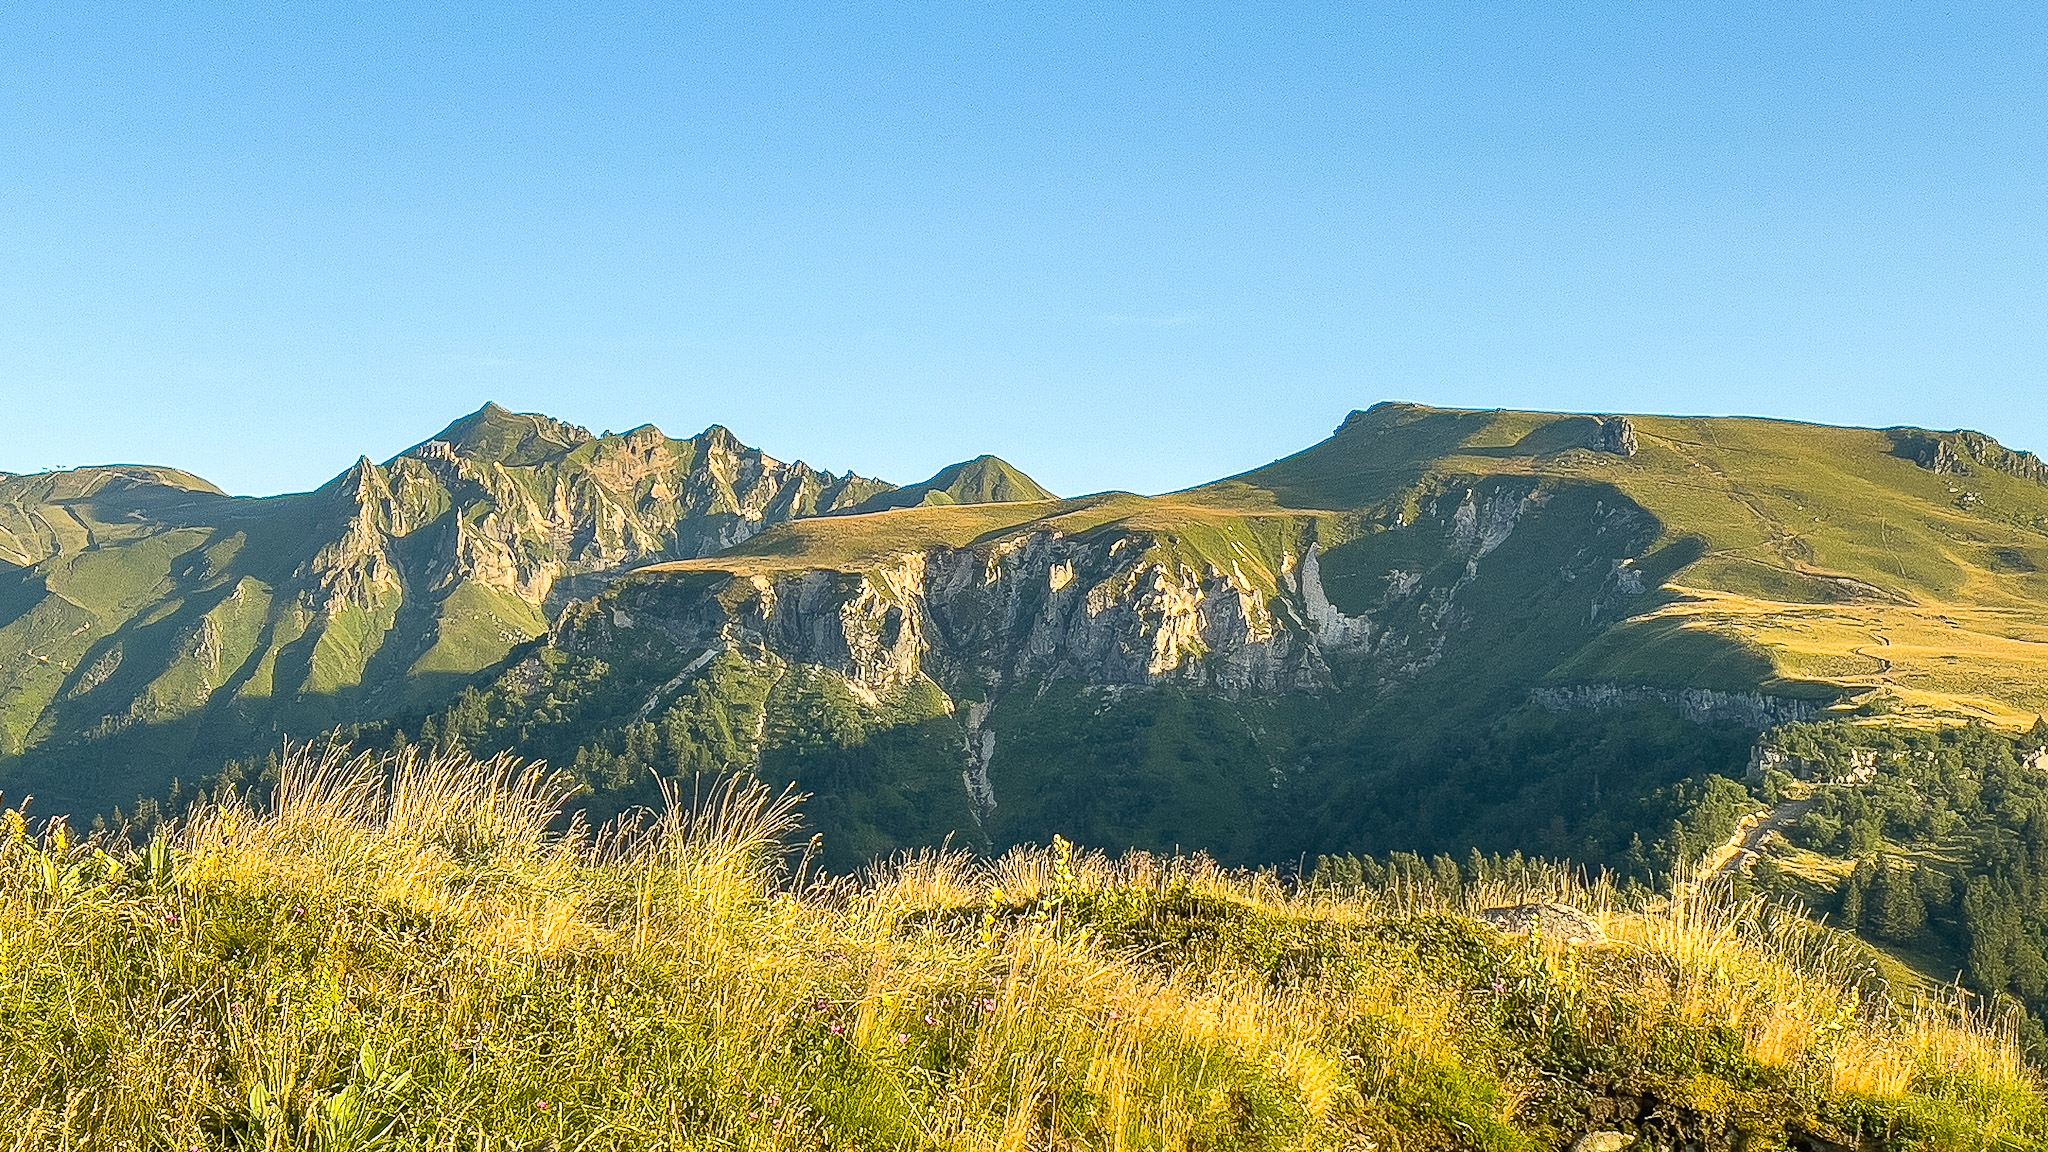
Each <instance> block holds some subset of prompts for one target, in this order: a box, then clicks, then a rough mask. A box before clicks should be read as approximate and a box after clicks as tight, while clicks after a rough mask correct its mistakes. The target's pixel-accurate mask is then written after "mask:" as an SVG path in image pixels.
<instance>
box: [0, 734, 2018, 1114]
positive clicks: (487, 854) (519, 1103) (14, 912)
mask: <svg viewBox="0 0 2048 1152" xmlns="http://www.w3.org/2000/svg"><path fill="white" fill-rule="evenodd" d="M561 797H562V789H561V787H560V786H559V784H558V782H555V781H552V780H550V779H549V778H547V777H544V776H538V775H533V774H520V773H518V772H516V771H515V770H514V768H513V766H511V765H505V764H490V765H476V764H474V763H472V762H465V761H462V760H459V759H457V760H444V761H440V762H435V763H421V762H417V761H401V762H399V763H395V764H378V763H367V762H366V763H358V764H353V765H350V764H342V763H340V762H337V761H332V760H330V761H329V762H327V763H325V764H322V763H317V762H314V761H311V760H307V759H300V760H298V761H296V762H294V763H293V764H291V765H289V766H288V767H287V770H286V771H285V773H284V775H283V777H282V786H281V788H280V789H279V791H278V794H277V796H276V797H275V799H274V801H273V803H274V805H275V806H274V807H273V808H272V809H270V810H269V811H267V812H261V811H256V810H252V809H251V808H250V807H248V806H246V805H244V804H242V803H241V802H239V801H231V802H230V803H228V804H226V805H225V806H214V807H207V808H203V809H201V810H199V811H197V812H195V813H194V814H193V816H192V818H191V820H190V822H189V823H188V824H186V825H185V826H183V827H182V828H180V829H177V830H167V831H166V832H165V833H164V834H162V835H161V836H160V837H159V838H158V839H157V841H155V843H154V844H153V845H152V847H151V848H150V849H149V850H147V851H145V852H141V853H137V852H135V851H134V850H132V849H128V848H125V847H123V846H122V845H120V844H118V843H112V842H109V843H103V844H97V845H96V844H77V843H75V842H73V841H72V840H71V839H70V838H69V837H67V836H64V835H63V834H62V833H58V832H52V833H50V834H48V835H42V836H37V835H31V834H29V833H28V832H27V830H26V829H25V827H24V825H23V823H22V821H21V820H20V819H19V817H18V816H16V815H13V814H9V815H7V816H6V817H4V818H0V961H4V962H0V1019H4V1021H5V1027H6V1029H7V1035H8V1036H9V1040H10V1042H9V1043H8V1044H7V1045H5V1046H0V1122H4V1123H5V1125H6V1130H7V1131H8V1132H9V1134H10V1136H11V1138H12V1140H13V1143H14V1145H15V1146H16V1147H20V1148H35V1147H53V1148H54V1147H77V1146H82V1145H84V1144H86V1143H90V1144H92V1145H93V1146H95V1147H97V1146H109V1147H126V1146H148V1147H158V1146H161V1147H177V1148H194V1149H205V1150H211V1149H224V1148H246V1147H254V1146H262V1147H269V1148H309V1149H332V1148H345V1147H393V1148H434V1149H441V1148H446V1149H455V1148H463V1149H469V1148H476V1147H485V1146H488V1147H542V1146H560V1147H577V1148H586V1149H607V1148H655V1147H663V1148H673V1147H688V1148H699V1147H701V1148H724V1149H755V1148H758V1149H771V1148H773V1149H790V1148H819V1147H834V1148H847V1149H899V1148H931V1149H1023V1148H1047V1147H1059V1148H1073V1149H1096V1148H1101V1149H1112V1148H1114V1149H1125V1148H1134V1149H1138V1148H1142V1149H1172V1150H1180V1149H1188V1150H1193V1149H1211V1150H1222V1149H1242V1150H1253V1149H1276V1150H1277V1149H1332V1150H1336V1149H1358V1148H1399V1149H1404V1150H1408V1152H1428V1150H1438V1149H1441V1150H1449V1149H1468V1148H1483V1149H1490V1150H1497V1152H1519V1150H1531V1152H1534V1150H1536V1149H1554V1148H1558V1147H1562V1146H1564V1145H1566V1144H1568V1143H1570V1142H1571V1141H1572V1140H1573V1139H1574V1138H1576V1137H1577V1136H1578V1135H1579V1134H1580V1133H1582V1132H1584V1131H1587V1130H1589V1129H1599V1128H1620V1129H1623V1130H1626V1131H1630V1132H1634V1133H1637V1134H1640V1135H1642V1136H1645V1137H1651V1138H1654V1139H1658V1140H1661V1141H1662V1142H1664V1143H1667V1144H1675V1143H1678V1142H1680V1141H1687V1140H1700V1139H1718V1140H1725V1139H1727V1138H1728V1137H1729V1136H1730V1135H1731V1134H1732V1133H1743V1134H1745V1135H1746V1136H1748V1137H1749V1140H1748V1143H1747V1144H1746V1146H1748V1147H1752V1148H1759V1149H1768V1148H1782V1147H1784V1146H1785V1144H1786V1141H1787V1140H1788V1138H1794V1137H1802V1138H1803V1137H1818V1138H1826V1139H1830V1140H1835V1141H1840V1142H1843V1143H1853V1142H1855V1141H1856V1137H1857V1134H1858V1133H1862V1134H1863V1135H1864V1136H1865V1137H1866V1138H1867V1139H1868V1141H1869V1142H1868V1143H1864V1144H1863V1145H1862V1146H1864V1147H1872V1148H1876V1147H1883V1148H1888V1149H1891V1148H1896V1149H1936V1148H1939V1149H1953V1150H1969V1149H1980V1148H1982V1149H1989V1148H2001V1149H2024V1148H2039V1147H2043V1146H2048V1145H2044V1141H2048V1108H2044V1104H2043V1101H2042V1099H2041V1097H2040V1095H2039V1092H2038V1089H2037V1087H2036V1085H2035V1084H2034V1082H2033V1081H2032V1080H2031V1079H2030V1078H2029V1077H2028V1076H2027V1074H2026V1073H2025V1072H2024V1071H2023V1070H2022V1069H2021V1067H2020V1064H2019V1061H2018V1058H2017V1055H2016V1053H2015V1051H2014V1049H2013V1044H2012V1041H2011V1039H2010V1037H2009V1036H2007V1035H2005V1034H2003V1033H2002V1032H2001V1031H2000V1030H1999V1029H1998V1028H1996V1027H1992V1026H1988V1025H1986V1024H1985V1023H1983V1022H1981V1021H1970V1020H1967V1019H1962V1018H1958V1017H1957V1016H1955V1015H1954V1014H1953V1013H1951V1012H1949V1011H1948V1010H1946V1009H1944V1008H1943V1007H1942V1006H1941V1005H1939V1004H1922V1005H1918V1006H1915V1005H1910V1004H1900V1003H1897V1002H1895V1001H1893V1000H1891V999H1889V998H1888V997H1887V996H1886V995H1885V994H1884V993H1882V992H1881V991H1877V990H1874V989H1873V988H1871V987H1869V986H1867V985H1866V984H1865V983H1864V982H1862V981H1861V980H1860V978H1859V976H1858V973H1857V970H1856V967H1855V965H1854V963H1853V961H1850V960H1848V959H1846V958H1845V957H1843V956H1841V955H1839V954H1838V953H1836V952H1834V951H1833V950H1832V948H1831V946H1830V945H1829V944H1828V942H1827V940H1826V938H1825V936H1824V934H1820V933H1817V932H1816V931H1814V930H1812V929H1810V928H1802V927H1800V926H1799V925H1798V924H1797V923H1796V922H1795V923H1792V924H1790V925H1781V926H1778V927H1776V928H1770V927H1764V926H1761V925H1760V922H1759V917H1758V913H1759V911H1760V910H1759V909H1758V908H1757V907H1756V906H1754V905H1741V904H1732V903H1727V902H1723V901H1716V900H1713V899H1704V900H1699V901H1693V902H1689V903H1686V904H1683V905H1680V906H1679V907H1677V908H1676V909H1670V910H1666V911H1662V912H1630V911H1628V910H1625V909H1622V908H1619V907H1615V906H1614V905H1613V903H1612V894H1611V893H1603V892H1600V891H1597V890H1594V891H1588V890H1585V889H1582V888H1576V887H1573V886H1572V885H1570V884H1569V883H1560V882H1554V881H1552V880H1550V879H1547V878H1546V877H1544V876H1542V875H1530V876H1526V877H1525V878H1524V880H1523V882H1522V883H1521V884H1520V885H1519V886H1518V887H1516V888H1515V889H1513V890H1508V889H1498V890H1493V891H1487V892H1465V893H1461V894H1457V895H1453V894H1451V893H1446V892H1441V891H1435V890H1432V889H1429V888H1427V887H1423V888H1416V887H1404V888H1401V889H1399V890H1393V891H1383V892H1368V893H1362V894H1359V895H1356V896H1348V897H1337V896H1334V895H1329V894H1318V893H1315V892H1302V891H1298V890H1293V889H1289V888H1287V887H1285V886H1283V885H1280V884H1278V883H1276V882H1275V881H1274V879H1273V878H1272V877H1271V876H1270V875H1263V876H1262V875H1250V874H1228V873H1223V872H1221V871H1219V870H1217V869H1216V868H1215V867H1214V866H1212V865H1209V864H1206V863H1205V862H1203V861H1200V860H1161V859H1154V858H1144V857H1134V858H1130V859H1127V860H1125V861H1123V862H1121V863H1119V864H1112V863H1110V862H1109V861H1107V860H1105V859H1102V858H1100V857H1087V856H1083V857H1079V858H1075V857H1072V856H1069V855H1068V854H1066V853H1065V852H1063V851H1061V850H1059V849H1058V848H1057V847H1056V849H1055V850H1054V851H1051V852H1033V853H1017V854H1013V855H1010V856H1008V857H1005V858H1004V859H1002V860H1000V861H996V862H995V863H993V864H991V865H988V866H977V865H974V864H972V863H970V862H969V861H967V860H966V859H964V858H959V857H951V858H948V857H937V856H931V855H924V856H919V857H913V858H909V859H906V860H902V861H899V862H896V863H894V864H891V865H889V866H886V867H883V868H880V869H878V870H876V871H874V872H872V873H870V874H869V875H868V876H867V877H866V878H864V879H863V880H861V881H859V882H849V881H842V882H836V883H832V884H829V885H824V886H817V887H807V886H805V885H804V884H802V883H790V882H788V881H787V880H786V879H784V878H783V874H782V873H781V872H780V871H779V870H778V868H777V863H778V860H779V859H780V854H779V852H778V851H777V850H776V845H775V842H774V838H775V837H776V836H777V835H779V834H781V833H783V832H784V831H785V830H786V829H787V826H788V825H787V815H788V813H787V810H786V809H783V808H779V807H778V806H776V805H772V804H770V803H769V802H768V800H767V797H766V795H765V794H764V793H760V792H754V793H750V794H739V795H733V794H729V793H728V794H723V795H722V796H720V797H714V802H713V804H712V805H711V806H710V807H708V808H707V809H706V810H704V813H703V814H702V815H698V816H692V815H690V814H688V813H683V812H677V811H674V810H671V812H670V813H669V815H668V816H666V817H664V818H662V819H660V820H659V821H658V822H657V823H656V824H655V826H654V827H652V828H650V829H647V830H644V831H642V832H640V833H638V834H633V835H627V836H624V837H611V838H607V839H605V840H604V841H602V843H601V844H596V845H594V844H592V843H591V842H590V841H589V840H587V839H583V838H581V837H580V836H572V837H570V838H569V839H566V840H564V839H560V838H558V837H557V836H556V835H554V834H552V833H550V832H549V831H548V829H549V827H550V826H551V825H552V823H553V817H554V816H555V814H556V808H555V805H556V804H557V803H558V802H559V800H560V799H561ZM101 849H105V851H101ZM1558 896H1564V897H1567V898H1570V899H1574V900H1577V901H1578V902H1580V903H1581V904H1583V905H1585V906H1587V907H1591V908H1593V909H1594V910H1595V912H1596V914H1597V915H1598V916H1599V917H1600V919H1601V920H1602V921H1603V922H1604V925H1605V928H1606V932H1607V934H1608V936H1609V937H1610V938H1611V940H1612V941H1613V942H1612V943H1611V944H1608V945H1605V946H1594V947H1574V946H1570V945H1566V944H1562V943H1558V942H1544V941H1539V940H1530V939H1516V938H1513V937H1507V936H1503V935H1499V934H1496V933H1495V932H1493V931H1491V930H1489V929H1487V928H1484V927H1482V926H1481V925H1479V924H1478V923H1477V922H1475V921H1474V920H1473V919H1471V918H1470V916H1469V913H1468V911H1467V909H1468V908H1469V907H1471V906H1472V904H1474V903H1476V904H1479V905H1481V906H1485V905H1489V904H1491V903H1493V902H1496V901H1499V900H1502V899H1522V898H1529V897H1544V898H1554V897H1558ZM1765 919H1766V920H1767V919H1768V917H1766V918H1765Z"/></svg>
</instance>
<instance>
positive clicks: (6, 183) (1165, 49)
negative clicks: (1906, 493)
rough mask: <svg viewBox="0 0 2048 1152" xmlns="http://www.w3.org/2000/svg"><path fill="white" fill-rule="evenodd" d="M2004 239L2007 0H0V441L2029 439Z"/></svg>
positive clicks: (2039, 344)
mask: <svg viewBox="0 0 2048 1152" xmlns="http://www.w3.org/2000/svg"><path fill="white" fill-rule="evenodd" d="M150 8H154V9H159V10H160V11H158V12H156V13H154V14H151V13H149V12H147V11H145V9H150ZM2044 225H2048V6H2043V5H2039V4H2012V5H2000V6H1980V5H1971V4H1945V5H1920V4H1906V3H1896V2H1894V3H1883V4H1878V3H1870V4H1835V5H1808V4H1799V3H1769V4H1757V5H1754V6H1737V5H1730V4H1679V3H1651V2H1643V3H1633V4H1614V5H1604V6H1594V5H1570V4H1563V3H1555V2H1550V3H1532V4H1527V5H1517V4H1462V3H1461V4H1450V3H1445V4H1439V5H1427V4H1419V3H1403V4H1390V5H1385V6H1376V5H1366V4H1349V3H1346V4H1329V5H1322V6H1314V7H1311V6H1265V5H1252V4H1230V5H1219V6H1215V7H1203V6H1200V5H1193V4H1186V5H1172V6H1169V5H1158V6H1147V7H1136V6H1122V5H1081V4H1052V5H1028V4H1002V5H980V4H963V3H948V4H932V5H929V6H889V5H883V4H861V5H834V4H826V3H798V4H771V3H756V4H747V5H739V6H732V7H717V6H700V5H691V4H683V3H661V4H650V5H647V6H645V7H638V8H636V7H628V6H617V5H602V4H596V5H574V6H571V5H562V6H545V7H543V6H533V7H527V6H523V5H513V4H506V5H499V6H493V7H488V8H485V7H467V6H463V5H459V4H453V3H416V2H408V3H405V4H395V5H388V6H386V5H379V4H373V3H348V4H331V5H321V4H298V3H291V4H279V3H275V2H269V0H266V2H264V3H257V4H250V5H247V6H229V5H214V4H206V3H196V2H195V3H188V4H173V5H105V6H95V7H91V8H86V7H72V6H69V5H63V4H56V3H50V4H15V5H4V6H0V469H4V470H10V471H32V470H37V469H41V468H45V467H51V466H60V465H77V464H83V463H91V462H104V461H116V460H123V461H136V460H143V461H150V462H161V463H170V464H175V465H178V466H181V467H185V468H188V469H190V470H193V471H196V472H199V473H200V474H202V475H204V476H207V477H208V478H210V479H212V480H214V481H215V482H216V483H218V484H220V485H222V486H223V487H225V488H227V489H228V490H230V491H235V492H245V493H267V492H276V491H284V490H291V489H298V488H306V487H311V486H313V485H316V484H318V483H320V482H322V481H323V480H325V479H326V478H328V477H329V476H332V475H333V474H335V473H336V472H339V471H340V470H341V469H342V468H344V467H345V466H346V465H347V464H348V463H349V462H351V461H352V460H353V459H354V458H355V457H356V456H357V455H359V454H368V455H371V456H373V457H377V458H383V457H385V456H389V455H391V454H393V453H396V452H397V451H399V450H401V449H403V448H404V447H406V446H407V445H409V444H411V443H413V442H416V441H418V440H421V439H424V438H425V437H427V436H428V435H430V434H432V433H433V432H434V431H436V430H437V429H439V428H440V427H441V426H442V425H444V424H446V423H447V422H448V421H449V420H451V419H453V418H454V417H456V416H458V415H461V414H462V413H464V412H467V411H469V410H472V409H474V408H476V407H477V406H479V405H480V404H482V403H483V401H485V400H487V399H495V400H498V401H499V402H501V403H503V404H506V405H508V406H510V407H514V408H520V409H526V410H542V411H546V412H549V413H551V414H554V415H557V416H560V417H562V418H565V419H569V420H573V421H575V422H578V423H582V424H586V425H589V426H590V427H591V428H592V429H593V430H602V429H604V428H614V429H624V428H627V427H631V426H634V425H637V424H641V423H647V422H652V423H655V424H658V425H660V426H661V427H662V428H663V429H665V430H667V431H669V432H670V433H671V434H677V435H685V434H689V433H692V432H695V431H697V430H699V429H701V428H703V427H704V426H705V425H707V424H710V423H714V422H716V423H723V424H725V425H727V426H729V427H731V428H732V429H733V430H734V431H736V432H737V433H739V434H740V436H741V437H742V438H743V439H746V440H747V441H749V442H750V443H754V444H758V445H760V446H762V447H763V448H765V449H767V450H768V451H769V452H770V453H771V454H774V455H777V456H780V457H783V458H794V457H801V458H803V459H806V460H809V461H811V462H812V463H813V464H816V465H818V466H820V467H825V468H831V469H835V470H845V469H848V468H851V469H855V470H858V471H861V472H865V473H868V474H871V475H881V476H884V477H887V478H889V479H893V480H897V481H899V482H904V481H910V480H914V479H917V478H920V477H922V476H923V475H925V474H928V473H930V472H932V471H934V470H935V469H936V468H938V467H939V466H940V465H943V464H945V463H947V462H950V461H952V460H956V459H960V458H964V457H967V456H971V455H974V454H976V453H980V452H995V453H998V454H1000V455H1003V456H1005V457H1007V458H1008V459H1010V460H1011V461H1012V462H1013V463H1015V464H1017V465H1019V466H1020V467H1022V468H1024V469H1025V470H1026V471H1028V472H1030V473H1032V474H1033V475H1035V476H1037V477H1038V478H1039V479H1040V480H1041V481H1043V482H1044V483H1046V484H1048V485H1049V486H1051V487H1053V488H1054V489H1056V490H1059V491H1062V492H1068V493H1076V492H1082V491H1090V490H1097V489H1103V488H1110V487H1121V488H1131V489H1136V490H1141V491H1158V490H1164V489H1169V488H1174V487H1179V486H1184V485H1188V484H1192V483H1196V482H1199V481H1202V480H1206V479H1210V478H1213V477H1216V476H1219V475H1223V474H1226V473H1230V472H1234V471H1238V470H1241V469H1244V468H1247V467H1251V466H1255V465H1257V464H1260V463H1263V462H1265V461H1266V460H1268V459H1271V458H1273V457H1275V456H1278V455H1283V454H1285V453H1287V452H1291V451H1293V450H1296V449H1298V448H1301V447H1304V446H1306V445H1307V444H1309V443H1311V442H1313V441H1314V440H1316V439H1319V438H1321V437H1322V436H1323V435H1325V434H1327V433H1328V431H1329V430H1330V429H1331V428H1333V427H1334V426H1335V425H1336V424H1337V423H1338V421H1339V420H1340V419H1341V418H1342V417H1343V415H1344V414H1345V412H1347V411H1348V410H1350V409H1352V408H1356V407H1364V406H1366V405H1368V404H1370V403H1372V402H1374V401H1377V400H1381V399H1388V398H1401V399H1412V400H1418V401H1422V402H1425V403H1433V404H1443V405H1459V406H1483V407H1495V406H1503V407H1540V408H1559V409H1577V410H1603V411H1674V412H1701V413H1747V414H1759V415H1775V416H1785V417H1793V418H1799V419H1811V420H1824V421H1829V422H1838V423H1862V424H1893V423H1914V424H1923V425H1932V426H1937V427H1944V428H1947V427H1957V426H1969V427H1976V428H1980V429H1982V430H1984V431H1987V432H1990V433H1992V434H1993V435H1996V436H1998V437H2000V438H2001V439H2003V440H2005V441H2006V442H2007V443H2009V444H2013V445H2014V446H2017V447H2024V448H2036V449H2048V405H2044V403H2043V400H2044V397H2048V372H2044V363H2048V359H2044V354H2048V275H2044V273H2048V259H2044V258H2048V231H2044Z"/></svg>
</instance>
